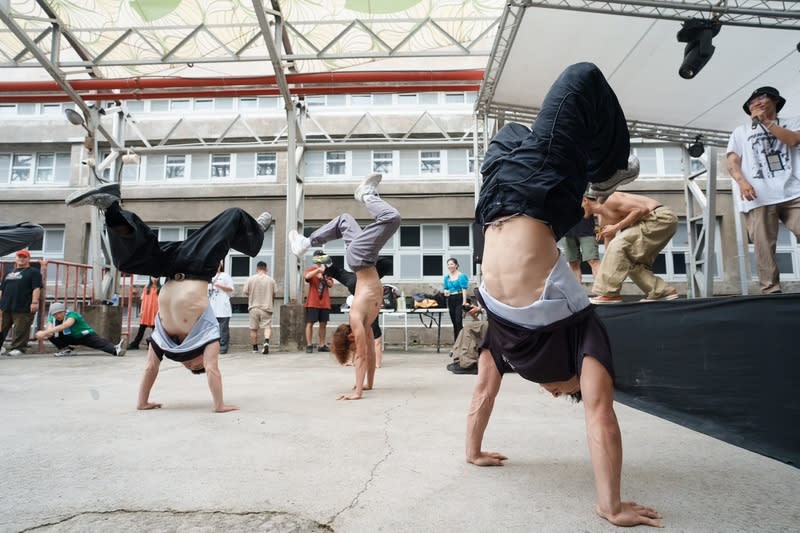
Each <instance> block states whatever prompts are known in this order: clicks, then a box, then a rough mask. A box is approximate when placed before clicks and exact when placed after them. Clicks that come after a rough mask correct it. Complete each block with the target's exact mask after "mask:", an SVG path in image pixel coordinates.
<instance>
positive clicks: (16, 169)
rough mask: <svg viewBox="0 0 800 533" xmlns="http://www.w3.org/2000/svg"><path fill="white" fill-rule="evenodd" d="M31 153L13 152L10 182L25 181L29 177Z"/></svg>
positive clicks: (31, 162)
mask: <svg viewBox="0 0 800 533" xmlns="http://www.w3.org/2000/svg"><path fill="white" fill-rule="evenodd" d="M32 166H33V154H14V159H13V163H12V165H11V183H15V182H16V183H23V182H27V181H29V180H30V178H31V167H32Z"/></svg>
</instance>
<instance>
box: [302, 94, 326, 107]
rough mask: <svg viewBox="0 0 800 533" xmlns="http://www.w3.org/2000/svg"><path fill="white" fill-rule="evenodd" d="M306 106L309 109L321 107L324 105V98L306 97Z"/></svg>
mask: <svg viewBox="0 0 800 533" xmlns="http://www.w3.org/2000/svg"><path fill="white" fill-rule="evenodd" d="M306 105H307V106H308V107H309V108H312V107H322V106H324V105H325V97H324V96H306Z"/></svg>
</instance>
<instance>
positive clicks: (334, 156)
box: [325, 151, 347, 176]
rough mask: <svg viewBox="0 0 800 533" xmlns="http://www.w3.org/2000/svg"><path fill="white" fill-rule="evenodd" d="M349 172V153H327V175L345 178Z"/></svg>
mask: <svg viewBox="0 0 800 533" xmlns="http://www.w3.org/2000/svg"><path fill="white" fill-rule="evenodd" d="M346 170H347V152H338V151H337V152H325V175H326V176H343V175H345V174H346Z"/></svg>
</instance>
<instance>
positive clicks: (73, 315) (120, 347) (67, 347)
mask: <svg viewBox="0 0 800 533" xmlns="http://www.w3.org/2000/svg"><path fill="white" fill-rule="evenodd" d="M47 324H48V326H47V328H46V329H43V330H41V331H37V332H36V338H37V339H39V340H40V341H43V340H45V339H50V342H52V343H53V344H54V345H55V346H56V348H58V349H59V350H60V351H59V352H56V354H55V356H56V357H66V356H69V355H78V353H77V352H75V351H74V350H73V349H72V346H73V345H75V344H80V345H83V346H88V347H89V348H94V349H95V350H100V351H103V352H106V353H107V354H110V355H115V356H117V357H122V356H123V355H125V347H126V346H127V345H128V344H127V341H126V340H125V338H124V337H123V338H122V339H120V341H119V343H117V344H116V345H115V344H113V343H112V342H111V341H109V340H107V339H104V338H103V337H101V336H99V335H98V334H97V333H95V331H94V329H92V327H91V326H90V325H89V324H88V323H87V322H86V320H85V319H84V318H83V317H82V316H81V315H80V314H79V313H78V312H77V311H67V308H66V306H65V305H64V304H62V303H61V302H53V303H52V304H50V314H49V316H48V317H47Z"/></svg>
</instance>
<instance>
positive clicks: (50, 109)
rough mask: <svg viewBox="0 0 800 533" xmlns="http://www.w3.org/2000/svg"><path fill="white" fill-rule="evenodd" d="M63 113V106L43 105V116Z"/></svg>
mask: <svg viewBox="0 0 800 533" xmlns="http://www.w3.org/2000/svg"><path fill="white" fill-rule="evenodd" d="M59 113H61V104H42V114H43V115H58V114H59Z"/></svg>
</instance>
